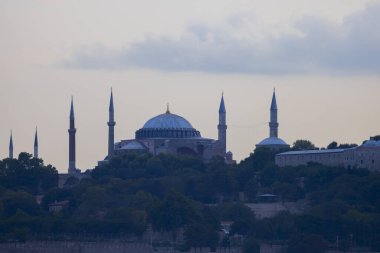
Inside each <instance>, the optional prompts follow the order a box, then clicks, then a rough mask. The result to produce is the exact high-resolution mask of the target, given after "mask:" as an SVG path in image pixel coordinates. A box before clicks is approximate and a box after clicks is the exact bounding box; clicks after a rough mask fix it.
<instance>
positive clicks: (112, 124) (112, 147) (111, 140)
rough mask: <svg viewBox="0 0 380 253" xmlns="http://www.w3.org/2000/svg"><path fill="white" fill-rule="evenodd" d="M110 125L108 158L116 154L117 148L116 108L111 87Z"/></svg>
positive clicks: (108, 123)
mask: <svg viewBox="0 0 380 253" xmlns="http://www.w3.org/2000/svg"><path fill="white" fill-rule="evenodd" d="M107 125H108V160H109V159H110V158H111V157H112V156H113V155H114V150H115V129H114V127H115V125H116V122H115V120H114V110H113V93H112V88H111V98H110V108H109V120H108V122H107Z"/></svg>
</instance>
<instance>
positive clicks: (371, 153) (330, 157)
mask: <svg viewBox="0 0 380 253" xmlns="http://www.w3.org/2000/svg"><path fill="white" fill-rule="evenodd" d="M275 162H276V165H278V166H279V167H286V166H300V165H306V164H308V163H311V162H312V163H319V164H322V165H326V166H335V167H344V168H347V169H368V170H370V171H380V141H375V140H372V139H370V140H368V141H366V142H365V143H364V144H363V145H361V146H358V147H354V148H348V149H325V150H305V151H289V152H284V153H280V154H277V155H276V157H275Z"/></svg>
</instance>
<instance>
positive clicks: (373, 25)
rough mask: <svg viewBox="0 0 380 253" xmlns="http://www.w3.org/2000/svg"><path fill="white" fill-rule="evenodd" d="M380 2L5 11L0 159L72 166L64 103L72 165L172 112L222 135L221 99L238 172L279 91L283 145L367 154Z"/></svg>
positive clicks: (44, 6)
mask: <svg viewBox="0 0 380 253" xmlns="http://www.w3.org/2000/svg"><path fill="white" fill-rule="evenodd" d="M379 26H380V1H376V0H345V1H342V0H328V1H327V0H318V1H317V0H269V1H262V0H191V1H189V0H182V1H178V0H157V1H151V0H150V1H148V0H140V1H132V0H108V1H105V0H103V1H100V0H82V1H78V0H66V1H59V0H0V56H1V57H0V87H1V89H0V115H1V118H2V120H1V124H0V157H1V158H5V157H7V156H8V144H9V134H10V131H11V129H12V131H13V141H14V151H15V154H18V153H19V152H22V151H26V152H29V153H32V151H33V140H34V131H35V128H36V126H37V127H38V135H39V154H40V156H41V158H42V159H43V160H44V161H45V163H47V164H53V165H54V166H56V168H57V169H58V170H59V171H60V172H66V171H67V167H68V133H67V129H68V126H69V109H70V97H71V96H73V97H74V107H75V116H76V128H77V134H76V137H77V166H78V167H79V168H80V169H82V170H85V169H88V168H93V167H94V166H95V165H96V164H97V161H99V160H102V159H103V158H104V157H105V155H106V153H107V125H106V122H107V120H108V118H107V117H108V103H109V95H110V88H111V87H112V88H113V91H114V104H115V120H116V127H115V139H116V141H119V140H124V139H131V138H134V133H135V131H136V130H138V129H139V128H141V127H142V126H143V125H144V123H145V122H146V121H147V120H148V119H150V118H152V117H153V116H156V115H157V114H160V113H163V112H165V110H166V104H167V103H169V104H170V110H171V112H172V113H175V114H178V115H181V116H183V117H185V118H186V119H187V120H189V121H190V122H191V124H192V125H193V126H194V127H195V128H196V129H197V130H199V131H200V132H201V134H202V136H204V137H210V138H217V124H218V108H219V102H220V97H221V94H222V92H224V96H225V103H226V109H227V124H228V129H227V147H228V150H231V151H232V152H233V153H234V157H235V159H237V160H238V161H240V160H241V159H244V158H245V157H247V156H248V155H249V154H250V153H251V152H253V150H254V148H255V144H257V143H258V142H259V141H261V140H262V139H264V138H266V137H268V135H269V129H268V125H267V123H268V121H269V106H270V100H271V96H272V92H273V88H274V87H275V88H276V93H277V104H278V107H279V123H280V129H279V135H280V137H281V138H282V139H284V140H285V141H286V142H287V143H289V144H292V143H293V142H294V141H295V140H297V139H308V140H310V141H312V142H313V143H314V144H316V146H318V147H325V146H327V145H328V144H329V143H330V142H331V141H337V142H338V143H361V142H362V141H363V140H365V139H368V137H369V136H373V135H377V134H380V117H379V108H380V99H378V94H380V32H379V31H380V27H379Z"/></svg>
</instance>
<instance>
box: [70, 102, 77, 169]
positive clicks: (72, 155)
mask: <svg viewBox="0 0 380 253" xmlns="http://www.w3.org/2000/svg"><path fill="white" fill-rule="evenodd" d="M76 131H77V130H76V128H75V117H74V99H73V97H72V96H71V107H70V128H69V130H68V132H69V174H71V175H73V174H75V173H76V172H77V169H76V166H75V133H76Z"/></svg>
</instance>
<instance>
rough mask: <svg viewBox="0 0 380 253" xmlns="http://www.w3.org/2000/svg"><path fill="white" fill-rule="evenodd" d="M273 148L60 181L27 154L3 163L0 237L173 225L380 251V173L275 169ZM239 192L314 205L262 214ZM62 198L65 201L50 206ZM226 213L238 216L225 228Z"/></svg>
mask: <svg viewBox="0 0 380 253" xmlns="http://www.w3.org/2000/svg"><path fill="white" fill-rule="evenodd" d="M274 155H275V154H274V153H273V152H271V151H270V150H266V149H260V150H256V151H255V153H254V154H251V155H250V156H249V157H248V158H246V159H245V160H244V161H242V162H241V163H239V164H238V165H226V164H225V163H224V161H223V160H222V159H217V158H216V159H214V160H213V161H211V162H210V163H204V162H202V161H201V160H199V159H197V158H194V157H186V156H173V155H158V156H152V155H150V154H131V155H125V156H123V157H115V158H114V159H112V160H111V161H110V163H108V164H104V165H102V166H98V167H96V168H95V169H94V170H92V171H90V172H88V175H89V176H88V177H87V178H84V179H82V180H80V181H79V180H76V179H74V178H72V179H70V180H69V181H68V183H67V184H66V186H65V188H63V189H59V188H57V187H56V186H57V172H56V170H55V169H54V168H53V167H51V166H44V165H43V163H42V161H41V160H38V159H33V158H31V156H30V155H27V154H21V155H20V157H19V159H13V160H9V159H5V160H3V161H1V162H0V215H1V220H0V239H1V240H3V241H9V240H27V239H36V238H37V237H38V238H44V237H45V239H46V238H47V235H50V236H52V235H66V236H70V235H78V234H82V235H92V234H96V235H104V236H111V235H112V236H124V235H135V236H142V235H143V234H144V232H145V231H146V230H147V228H148V227H150V226H151V227H152V228H153V229H154V230H155V231H167V232H171V233H172V235H173V239H175V237H176V235H177V231H179V230H180V229H184V230H185V240H186V244H185V245H182V248H181V249H184V250H185V249H186V248H189V247H201V246H208V247H212V248H215V247H216V246H217V245H222V246H226V247H227V246H229V245H230V244H231V243H232V242H233V240H232V237H233V236H234V235H239V236H242V237H243V238H245V247H244V249H245V250H246V251H247V252H254V250H256V249H257V245H258V242H260V241H266V242H276V243H285V244H287V245H288V246H289V252H323V250H325V249H326V247H327V246H328V245H336V246H337V247H339V248H340V249H348V248H349V247H355V246H370V247H372V249H377V250H379V248H380V245H379V242H380V175H379V173H369V172H368V171H366V170H346V169H344V168H331V167H325V166H322V165H318V164H309V165H307V166H300V167H296V168H291V167H289V168H278V167H277V166H275V164H274ZM241 193H244V195H245V197H246V201H247V202H258V201H260V200H261V199H260V197H259V196H260V195H261V194H266V193H270V194H273V195H276V196H277V197H276V198H277V201H297V200H303V201H306V202H307V203H308V205H307V207H308V208H307V209H306V210H305V211H304V213H303V214H298V215H296V214H289V213H279V214H278V215H276V216H274V217H271V218H265V219H262V220H259V219H257V218H256V217H255V215H254V213H253V212H251V210H250V209H249V208H248V207H247V206H245V205H244V204H243V203H241V202H242V201H243V200H242V199H241V198H239V196H241V195H242V194H241ZM38 194H43V195H44V197H43V199H42V202H41V204H37V203H36V201H35V195H38ZM55 201H58V202H60V201H68V204H67V205H66V206H64V208H63V210H62V211H60V212H49V204H51V203H54V202H55ZM239 202H240V203H239ZM221 221H233V222H234V223H233V225H232V230H231V232H230V234H229V235H228V236H227V235H223V233H222V231H221V229H220V222H221ZM221 235H222V236H221ZM224 236H225V237H224ZM223 237H224V238H223ZM312 249H317V251H311V250H312ZM318 250H319V251H318Z"/></svg>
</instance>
